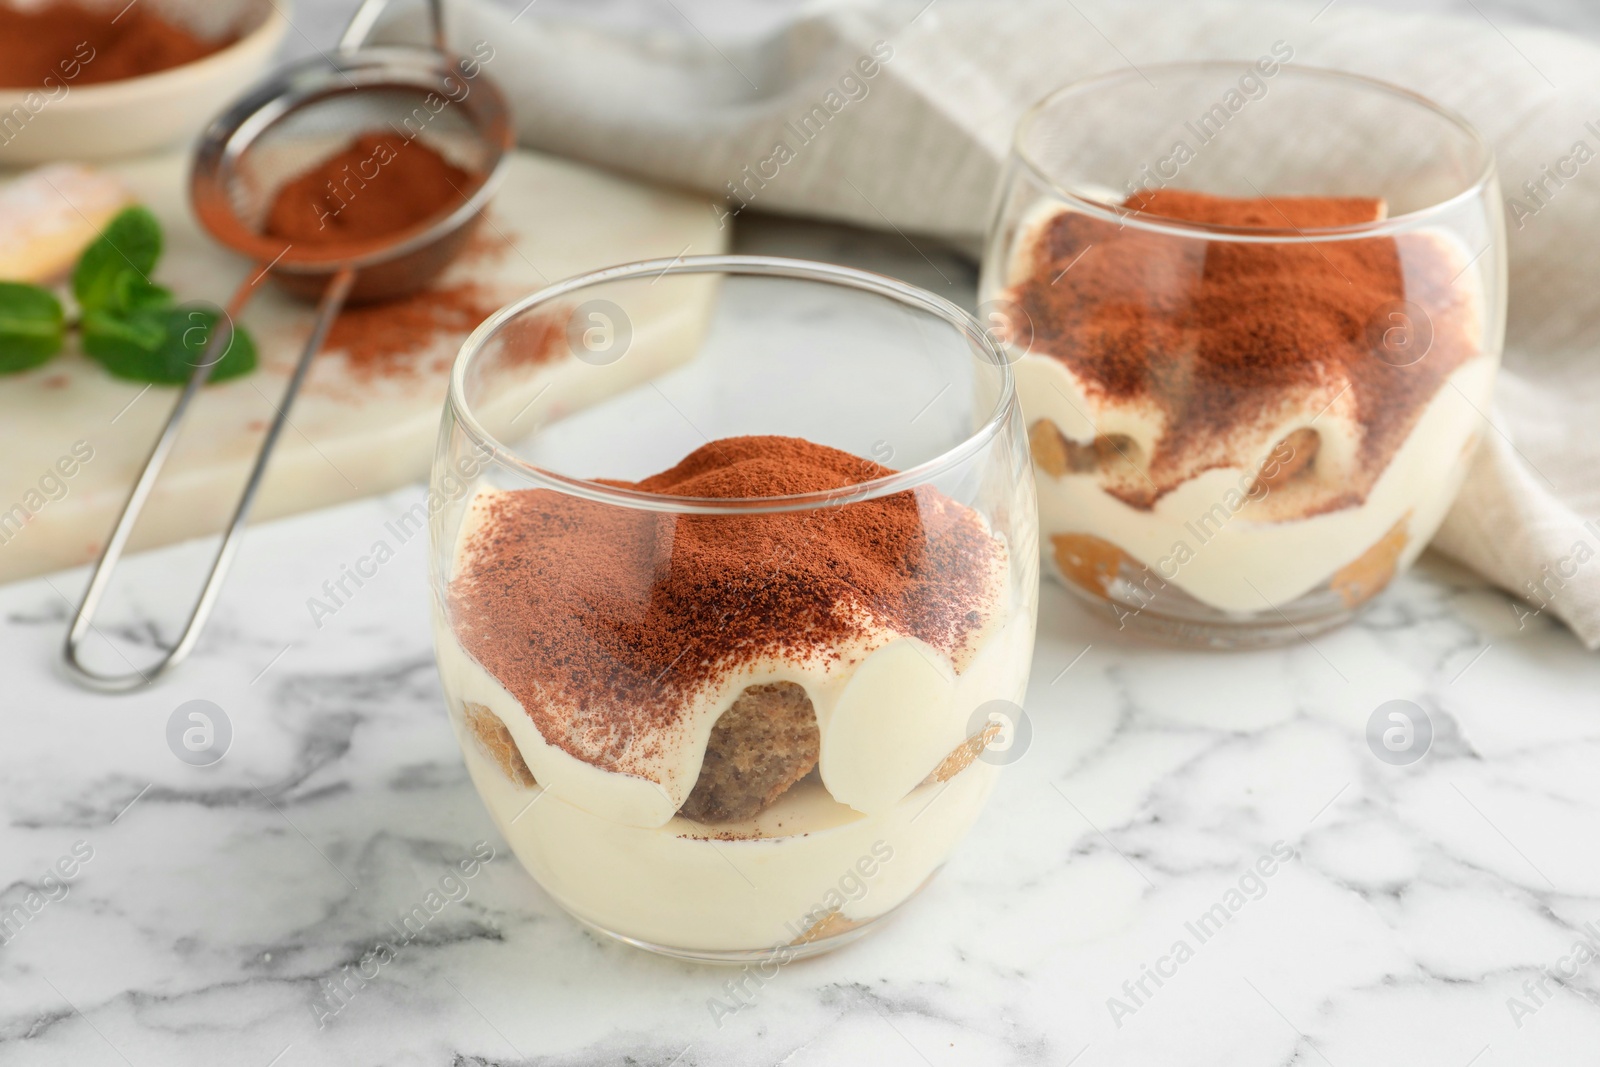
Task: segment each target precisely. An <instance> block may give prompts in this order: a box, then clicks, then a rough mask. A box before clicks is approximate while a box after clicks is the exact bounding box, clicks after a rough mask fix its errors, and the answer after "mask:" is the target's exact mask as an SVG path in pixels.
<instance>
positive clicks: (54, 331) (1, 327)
mask: <svg viewBox="0 0 1600 1067" xmlns="http://www.w3.org/2000/svg"><path fill="white" fill-rule="evenodd" d="M66 328H67V327H66V316H65V315H63V314H62V311H61V301H59V300H57V299H56V298H55V294H53V293H51V292H50V291H49V290H48V289H40V288H39V287H38V286H36V285H24V284H22V283H21V282H0V374H14V373H16V372H17V371H24V370H28V369H30V368H32V367H37V366H39V365H40V364H41V363H44V362H46V361H47V360H49V358H50V357H51V356H53V355H55V354H56V353H57V352H59V351H60V350H61V341H62V338H63V337H64V336H65V334H66Z"/></svg>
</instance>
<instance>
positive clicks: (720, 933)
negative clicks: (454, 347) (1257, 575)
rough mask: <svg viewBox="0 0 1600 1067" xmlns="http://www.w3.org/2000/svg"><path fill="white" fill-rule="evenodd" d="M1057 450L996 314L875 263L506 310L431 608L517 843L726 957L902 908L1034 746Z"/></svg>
mask: <svg viewBox="0 0 1600 1067" xmlns="http://www.w3.org/2000/svg"><path fill="white" fill-rule="evenodd" d="M685 457H688V461H687V462H685V463H681V464H680V461H683V460H685ZM1028 464H1029V459H1028V447H1027V438H1026V432H1025V429H1024V425H1023V422H1022V418H1021V413H1020V409H1019V408H1018V406H1017V403H1016V399H1015V395H1014V388H1013V384H1012V379H1011V369H1010V367H1009V366H1008V365H1007V364H1006V362H1005V360H1004V358H1003V357H1002V356H1001V354H1000V352H999V350H998V349H997V348H996V347H995V346H994V345H993V343H992V341H991V340H990V339H989V338H988V337H987V336H986V335H985V333H984V332H983V330H982V328H981V327H980V326H979V325H978V323H977V322H976V321H975V320H973V319H972V318H971V317H970V316H969V315H967V314H966V313H965V312H963V311H961V310H960V309H959V308H957V307H955V306H954V305H952V304H951V303H949V302H948V301H946V300H943V299H941V298H940V297H937V296H934V295H932V294H930V293H926V292H923V291H921V290H919V289H916V288H913V287H911V286H908V285H904V284H902V283H900V282H897V281H894V280H892V279H889V278H885V277H881V276H878V275H872V274H866V273H863V272H860V271H855V270H849V269H846V268H842V267H834V266H828V265H825V264H820V263H803V262H799V261H794V260H779V259H769V258H761V257H747V256H712V257H692V258H689V259H680V260H675V261H666V260H660V261H653V262H646V263H635V264H629V265H626V266H620V267H614V268H611V269H608V270H603V271H599V272H597V273H594V274H588V275H584V276H582V277H578V278H574V279H571V280H568V281H564V282H560V283H558V284H555V285H552V286H550V287H548V288H546V289H543V290H541V291H539V292H537V293H535V294H533V295H531V296H528V297H526V298H524V299H522V300H519V301H517V302H516V303H514V304H511V305H509V306H508V307H506V308H504V309H502V310H501V311H500V312H498V313H497V314H495V315H494V316H493V317H492V318H490V319H489V320H488V321H486V322H485V323H484V324H483V325H482V326H481V327H480V328H479V329H478V330H477V332H475V333H474V334H473V335H472V337H471V338H469V339H468V341H467V342H466V344H465V346H464V347H463V349H462V352H461V355H460V357H459V359H458V360H457V362H456V366H455V370H454V374H453V376H452V378H451V385H450V395H449V400H448V403H447V404H446V406H445V411H444V417H443V423H442V426H441V431H440V437H439V450H438V455H437V459H436V462H435V464H434V474H433V483H432V493H431V497H430V503H429V509H430V512H431V523H430V536H431V541H432V552H431V557H430V559H431V587H432V592H433V598H432V603H433V613H434V624H435V646H436V651H437V655H438V661H439V673H440V677H441V680H442V683H443V687H444V692H445V696H446V699H447V702H448V705H449V711H450V717H451V721H452V723H453V724H454V726H455V729H456V734H457V737H458V739H459V741H460V743H461V747H462V752H463V754H464V757H465V760H466V763H467V767H468V769H469V771H470V772H471V776H472V780H473V782H474V784H475V785H476V787H477V789H478V792H479V795H480V796H481V797H482V798H483V801H484V803H485V805H486V806H487V807H488V809H489V811H490V813H491V815H492V816H493V818H494V820H495V822H496V824H497V825H498V826H499V828H500V831H501V832H502V833H503V834H504V835H505V837H506V839H507V841H509V842H510V843H511V846H512V848H513V850H514V851H515V853H516V855H517V857H518V858H519V860H520V861H521V862H522V864H523V865H524V866H525V867H526V868H527V870H528V871H529V872H530V873H531V874H532V875H533V877H534V878H535V879H537V880H538V882H539V883H540V884H541V885H542V886H543V887H544V888H545V889H546V890H547V891H548V892H549V893H550V895H551V896H552V897H553V898H554V899H555V900H556V901H557V902H558V903H559V904H560V905H561V906H562V907H564V908H565V909H567V910H568V911H569V912H571V913H572V914H573V915H574V916H576V917H577V918H579V919H580V920H582V921H583V922H585V923H587V924H589V925H590V926H592V927H595V928H597V929H599V930H601V931H603V932H605V933H607V934H610V935H612V936H614V937H617V938H620V939H622V940H624V941H628V942H630V943H633V944H636V945H639V946H641V947H645V948H650V949H654V950H657V951H661V952H665V953H668V954H673V955H678V956H685V957H692V958H699V959H716V960H756V959H762V960H767V959H776V960H778V961H779V962H782V961H785V960H787V959H792V958H795V957H797V956H800V955H806V954H810V953H813V952H818V951H822V950H825V949H827V948H830V947H833V946H835V945H838V944H841V943H843V942H844V941H847V940H849V939H852V938H854V937H856V936H859V935H860V934H861V933H862V932H863V931H865V930H866V929H868V928H869V927H870V925H871V924H872V923H874V922H875V921H877V920H879V919H881V918H882V917H883V916H884V915H886V914H887V913H889V912H890V911H892V910H893V909H894V908H896V907H898V906H899V905H900V904H901V903H903V902H904V901H905V900H907V899H908V898H909V897H910V896H911V895H912V894H914V893H915V892H916V891H917V890H918V889H919V888H920V887H921V886H922V885H923V884H924V883H925V882H926V881H927V880H928V878H929V877H930V876H931V875H932V874H933V873H934V872H935V871H936V870H937V869H938V868H939V867H940V865H941V864H943V862H944V861H945V859H946V857H947V856H948V855H949V854H950V852H951V850H952V849H953V848H954V847H955V845H956V843H957V842H958V841H959V840H960V839H961V837H962V836H963V835H964V834H965V833H966V832H967V830H968V829H969V828H970V827H971V826H972V824H973V822H974V821H975V820H976V818H977V817H978V814H979V812H980V811H981V809H982V807H983V805H984V803H985V801H986V799H987V797H988V794H989V792H990V790H991V788H992V786H993V784H994V780H995V775H996V774H997V771H998V768H999V766H1001V765H1003V764H1004V763H1006V762H1008V761H1009V760H1010V759H1012V758H1015V755H1017V754H1018V752H1019V749H1018V747H1017V746H1011V747H1007V746H1008V745H1010V742H1011V741H1012V739H1014V738H1017V737H1021V736H1023V735H1021V734H1019V733H1016V732H1015V731H1016V730H1017V728H1018V727H1019V726H1021V725H1022V713H1021V708H1020V702H1021V700H1022V699H1023V694H1024V690H1025V688H1026V685H1027V676H1028V665H1029V660H1030V657H1031V652H1032V646H1033V632H1034V618H1035V611H1036V605H1037V583H1038V570H1037V566H1038V565H1037V559H1038V536H1037V525H1036V523H1037V519H1036V516H1035V512H1034V496H1033V486H1032V478H1031V476H1030V473H1029V466H1028ZM660 472H669V473H667V474H666V475H664V476H662V477H655V478H652V477H651V476H654V475H658V474H660Z"/></svg>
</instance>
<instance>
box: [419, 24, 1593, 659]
mask: <svg viewBox="0 0 1600 1067" xmlns="http://www.w3.org/2000/svg"><path fill="white" fill-rule="evenodd" d="M518 7H521V5H520V4H518V5H516V7H513V8H511V9H507V8H505V7H501V6H497V5H495V4H492V3H488V2H486V0H473V2H467V3H464V4H461V5H458V10H457V11H456V12H455V17H456V25H455V26H454V27H453V29H452V32H453V34H455V35H457V36H456V37H455V38H454V39H456V40H458V41H461V40H467V41H483V42H486V43H487V44H488V45H489V46H490V47H492V48H493V49H494V56H493V58H492V59H491V60H490V61H489V62H488V65H487V69H488V70H489V71H490V73H491V74H492V76H494V77H495V78H497V79H498V80H499V81H500V82H501V83H502V84H503V85H504V86H505V87H506V88H507V89H508V90H509V92H510V95H511V98H512V100H513V101H514V103H515V107H516V117H517V124H518V130H519V133H520V136H521V138H522V140H523V142H524V143H526V144H529V145H531V146H534V147H537V148H540V149H544V150H546V151H551V152H556V153H559V154H562V155H567V156H572V157H575V158H579V159H584V160H589V161H592V162H596V163H600V164H603V165H606V166H609V167H613V168H615V169H618V170H623V171H629V172H632V173H635V174H638V175H641V176H643V177H646V178H648V179H651V180H654V181H661V182H669V183H674V184H679V185H684V186H689V187H692V188H695V189H700V190H704V191H707V192H710V193H713V194H717V195H718V196H719V197H720V198H721V206H720V207H718V208H717V209H716V210H717V212H718V217H719V218H721V219H722V220H723V222H724V224H731V223H732V221H733V220H734V219H735V218H736V217H737V216H738V214H739V213H740V212H742V211H743V210H745V209H746V208H749V209H751V210H762V211H777V212H786V213H794V214H801V215H809V216H816V217H822V218H829V219H836V220H843V221H847V222H852V223H857V224H860V225H864V226H870V227H879V228H884V229H892V230H896V231H900V232H901V233H902V234H909V235H923V234H928V235H934V236H937V237H940V238H943V239H946V240H949V241H951V242H955V243H957V244H959V245H961V246H963V247H965V248H968V249H976V248H978V247H980V246H981V242H982V238H983V233H984V230H985V227H986V225H987V222H988V217H989V214H990V211H991V207H992V203H993V197H994V193H995V188H996V185H997V182H998V178H999V175H1000V171H1001V167H1002V165H1003V163H1004V160H1005V156H1006V153H1007V150H1008V148H1009V144H1010V140H1011V131H1012V129H1013V127H1014V126H1015V123H1016V121H1017V118H1018V117H1019V116H1020V115H1021V113H1022V112H1023V111H1024V110H1025V109H1026V108H1027V106H1028V105H1030V104H1031V103H1033V102H1034V101H1036V100H1038V99H1039V98H1040V97H1042V96H1043V95H1044V94H1045V93H1047V92H1049V91H1050V90H1052V89H1054V88H1056V87H1058V86H1060V85H1062V84H1064V83H1066V82H1068V81H1072V80H1075V79H1077V78H1080V77H1085V76H1088V75H1091V74H1095V73H1100V72H1103V71H1110V70H1119V69H1126V68H1128V67H1142V66H1143V65H1145V64H1149V63H1157V62H1164V61H1173V60H1192V59H1204V58H1234V59H1253V58H1255V57H1257V56H1261V55H1265V54H1267V53H1269V52H1270V51H1272V49H1273V46H1274V44H1275V43H1279V42H1282V46H1287V47H1288V48H1290V49H1292V52H1293V58H1292V60H1291V61H1290V62H1291V63H1292V64H1295V65H1305V66H1322V67H1333V68H1338V69H1341V70H1348V71H1354V72H1357V73H1362V74H1367V75H1371V76H1373V77H1377V78H1381V79H1383V80H1385V81H1389V82H1393V83H1395V84H1398V85H1401V86H1404V87H1406V88H1409V89H1412V90H1414V91H1416V92H1418V93H1421V94H1422V95H1424V96H1426V97H1429V98H1430V99H1433V100H1436V101H1438V102H1440V103H1442V104H1444V105H1446V106H1448V107H1451V108H1454V109H1456V110H1457V111H1459V112H1461V113H1463V114H1464V115H1465V116H1466V117H1467V118H1468V119H1469V120H1470V121H1471V122H1473V123H1474V124H1475V125H1476V126H1477V127H1478V129H1479V130H1480V131H1482V133H1483V134H1484V136H1485V137H1486V138H1488V140H1489V141H1490V143H1491V144H1492V145H1493V147H1494V150H1495V153H1496V157H1497V160H1498V164H1499V170H1500V175H1501V180H1502V183H1503V185H1504V192H1505V195H1506V205H1507V213H1508V227H1507V228H1508V234H1507V237H1508V242H1509V246H1508V252H1509V263H1510V316H1509V321H1508V335H1507V342H1506V358H1505V370H1504V372H1503V375H1502V378H1501V386H1500V389H1499V397H1498V401H1497V406H1496V408H1495V409H1494V410H1493V411H1491V412H1486V413H1484V414H1485V419H1486V420H1487V421H1488V422H1489V423H1490V427H1489V428H1487V429H1486V430H1485V433H1484V435H1483V440H1484V447H1482V448H1480V449H1479V452H1478V456H1477V459H1476V461H1475V465H1474V467H1473V469H1472V472H1471V474H1470V476H1469V478H1468V482H1467V485H1466V488H1465V489H1464V491H1463V492H1462V494H1461V496H1460V499H1459V502H1458V503H1457V504H1456V506H1455V508H1454V509H1453V510H1452V512H1451V514H1450V516H1449V517H1448V519H1447V520H1446V521H1445V524H1444V526H1443V528H1442V529H1441V530H1440V532H1439V534H1438V536H1437V538H1436V539H1435V541H1434V546H1435V547H1436V548H1438V549H1440V550H1441V551H1443V552H1445V553H1447V554H1449V555H1451V556H1453V557H1455V558H1456V559H1458V560H1460V561H1461V562H1463V563H1465V564H1466V565H1467V566H1469V567H1471V568H1472V569H1474V570H1476V571H1477V572H1479V573H1480V574H1482V575H1484V576H1485V577H1486V578H1488V579H1490V580H1491V581H1493V582H1495V583H1497V584H1498V585H1500V586H1502V587H1503V588H1505V589H1508V590H1510V591H1512V592H1514V593H1517V594H1519V595H1520V596H1521V597H1522V598H1524V601H1525V603H1526V606H1521V605H1519V606H1518V607H1516V608H1515V611H1516V613H1517V618H1518V625H1520V626H1525V625H1528V624H1529V623H1530V620H1533V619H1535V618H1539V617H1542V616H1543V615H1546V614H1548V615H1553V616H1556V617H1558V618H1560V619H1562V620H1564V621H1565V622H1566V623H1567V624H1568V625H1569V626H1571V628H1572V629H1573V630H1574V631H1575V632H1576V633H1577V635H1578V636H1579V637H1580V638H1581V639H1582V640H1583V641H1584V642H1585V643H1586V644H1587V645H1588V646H1589V647H1591V648H1594V647H1600V433H1597V432H1596V429H1597V428H1600V358H1597V357H1600V286H1597V285H1596V283H1595V280H1596V279H1600V48H1597V47H1595V46H1594V45H1591V44H1588V43H1586V42H1584V41H1582V40H1579V39H1577V38H1575V37H1572V36H1569V35H1565V34H1562V33H1557V32H1551V31H1545V30H1537V29H1529V28H1525V27H1518V26H1515V25H1511V24H1509V23H1504V22H1501V23H1491V22H1490V21H1489V20H1488V19H1487V18H1485V17H1481V16H1480V17H1476V18H1457V17H1452V16H1443V15H1436V14H1397V13H1394V12H1392V11H1379V10H1376V9H1369V8H1361V7H1357V6H1354V5H1353V4H1352V3H1351V2H1350V0H1315V2H1312V3H1307V4H1298V3H1260V2H1256V0H1251V2H1249V3H1244V2H1240V0H1209V2H1208V0H1200V2H1179V0H1172V2H1170V3H1164V4H1161V3H1120V4H1112V3H1109V2H1104V0H1102V2H1092V0H1007V2H1004V3H1000V2H996V0H932V2H929V0H905V2H899V0H832V2H826V3H809V4H803V5H797V6H796V7H795V8H793V9H792V10H790V11H788V12H787V13H786V14H784V15H783V16H782V18H781V21H778V22H777V23H776V24H770V25H766V26H757V27H754V28H746V29H745V30H744V31H743V32H741V33H736V34H730V33H729V32H727V30H726V27H723V26H719V25H715V24H712V23H710V22H709V20H708V18H707V17H706V16H704V15H703V14H702V15H699V16H698V17H697V18H694V19H693V20H691V15H692V13H693V9H691V8H689V7H684V6H679V5H673V8H674V21H673V24H672V25H670V26H663V25H655V26H632V27H630V26H628V25H626V24H622V25H619V24H617V22H616V21H615V20H614V19H613V20H611V21H610V22H607V23H605V24H601V23H599V22H597V21H596V20H595V19H594V18H592V17H589V16H586V15H585V14H584V13H583V12H581V11H577V12H575V11H573V10H572V9H570V8H566V9H563V8H557V7H553V6H551V5H532V6H530V7H527V8H521V11H520V13H519V12H518V11H517V8H518ZM601 7H602V8H603V9H604V10H606V11H607V12H614V11H615V7H614V5H602V6H601ZM390 30H391V31H392V34H391V35H392V36H405V35H409V34H414V33H415V32H417V29H416V27H415V26H414V25H413V26H410V27H404V26H400V25H396V26H393V27H390ZM1280 50H1281V46H1280ZM1580 146H1582V147H1580ZM1587 169H1593V170H1594V171H1595V172H1596V173H1594V174H1589V173H1585V172H1584V171H1585V170H1587ZM1524 183H1532V184H1529V185H1525V184H1524ZM907 239H908V240H911V241H913V243H914V242H915V240H916V237H915V236H908V237H907Z"/></svg>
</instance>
